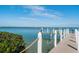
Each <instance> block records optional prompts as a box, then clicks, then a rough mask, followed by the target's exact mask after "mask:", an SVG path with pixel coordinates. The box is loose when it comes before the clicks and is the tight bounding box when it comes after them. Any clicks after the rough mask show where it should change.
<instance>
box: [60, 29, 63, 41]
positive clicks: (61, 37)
mask: <svg viewBox="0 0 79 59" xmlns="http://www.w3.org/2000/svg"><path fill="white" fill-rule="evenodd" d="M62 39H63V36H62V29H60V41H62Z"/></svg>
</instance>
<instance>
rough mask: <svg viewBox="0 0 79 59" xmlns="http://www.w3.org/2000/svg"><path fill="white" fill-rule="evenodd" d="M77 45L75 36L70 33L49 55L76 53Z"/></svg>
mask: <svg viewBox="0 0 79 59" xmlns="http://www.w3.org/2000/svg"><path fill="white" fill-rule="evenodd" d="M77 52H78V51H77V44H76V38H75V34H72V33H70V34H69V36H68V37H66V38H65V39H63V40H62V41H61V42H60V43H59V44H58V45H57V46H56V47H55V48H53V49H51V51H50V52H49V53H77Z"/></svg>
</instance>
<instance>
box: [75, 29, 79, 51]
mask: <svg viewBox="0 0 79 59" xmlns="http://www.w3.org/2000/svg"><path fill="white" fill-rule="evenodd" d="M75 36H76V43H77V49H78V51H79V31H78V30H77V29H75Z"/></svg>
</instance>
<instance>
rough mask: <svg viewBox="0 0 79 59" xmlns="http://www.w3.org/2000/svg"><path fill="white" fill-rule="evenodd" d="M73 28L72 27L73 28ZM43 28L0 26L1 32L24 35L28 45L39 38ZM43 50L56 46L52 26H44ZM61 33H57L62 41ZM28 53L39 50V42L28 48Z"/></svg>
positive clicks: (46, 50)
mask: <svg viewBox="0 0 79 59" xmlns="http://www.w3.org/2000/svg"><path fill="white" fill-rule="evenodd" d="M71 29H72V28H71ZM40 30H41V27H0V32H11V33H15V34H19V35H22V36H23V40H24V42H25V43H26V46H28V45H29V44H30V43H31V42H33V41H34V40H35V39H37V34H38V32H39V31H40ZM43 32H44V33H43V48H42V49H43V52H45V53H46V52H48V51H50V49H51V48H53V47H54V44H53V43H54V33H53V32H52V28H48V30H47V28H43ZM51 32H52V37H51V38H52V39H51V38H50V33H51ZM59 38H60V36H59V34H58V35H57V42H59V41H60V39H59ZM27 52H28V53H30V52H31V53H32V52H37V43H35V44H34V46H33V47H31V48H30V49H28V51H27Z"/></svg>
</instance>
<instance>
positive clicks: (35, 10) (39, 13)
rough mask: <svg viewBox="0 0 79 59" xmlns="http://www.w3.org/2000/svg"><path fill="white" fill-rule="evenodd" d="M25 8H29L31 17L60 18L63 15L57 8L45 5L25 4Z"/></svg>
mask: <svg viewBox="0 0 79 59" xmlns="http://www.w3.org/2000/svg"><path fill="white" fill-rule="evenodd" d="M23 8H25V9H29V10H30V13H29V16H30V17H33V18H34V17H36V18H37V17H41V18H42V17H43V18H47V19H53V20H54V19H60V18H61V17H62V14H61V13H60V12H58V11H56V10H50V9H46V8H45V7H43V6H23Z"/></svg>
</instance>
